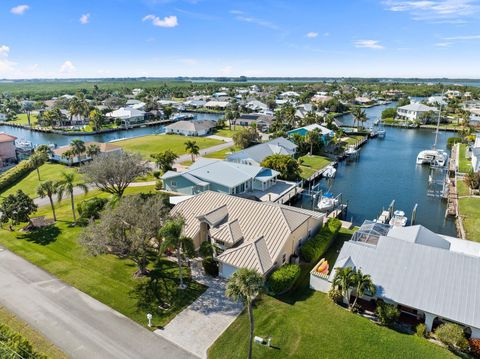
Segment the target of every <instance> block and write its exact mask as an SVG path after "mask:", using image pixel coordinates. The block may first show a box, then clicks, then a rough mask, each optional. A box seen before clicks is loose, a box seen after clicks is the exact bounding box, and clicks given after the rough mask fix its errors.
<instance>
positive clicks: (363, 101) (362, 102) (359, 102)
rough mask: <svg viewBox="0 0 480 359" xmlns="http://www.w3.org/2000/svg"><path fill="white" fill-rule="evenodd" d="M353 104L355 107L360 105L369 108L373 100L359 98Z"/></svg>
mask: <svg viewBox="0 0 480 359" xmlns="http://www.w3.org/2000/svg"><path fill="white" fill-rule="evenodd" d="M353 103H354V104H355V105H360V106H367V105H371V104H373V100H372V99H371V98H370V97H365V96H357V97H355V99H354V100H353Z"/></svg>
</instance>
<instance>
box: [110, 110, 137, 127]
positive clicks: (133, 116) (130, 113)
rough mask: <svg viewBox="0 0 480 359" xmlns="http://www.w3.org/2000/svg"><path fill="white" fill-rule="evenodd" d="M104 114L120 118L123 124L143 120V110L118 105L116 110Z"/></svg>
mask: <svg viewBox="0 0 480 359" xmlns="http://www.w3.org/2000/svg"><path fill="white" fill-rule="evenodd" d="M105 116H107V117H109V118H116V119H119V120H121V121H122V122H123V123H124V124H125V125H129V124H133V123H142V122H144V121H145V111H141V110H137V109H134V108H131V107H120V108H119V109H118V110H115V111H112V112H109V113H107V114H106V115H105Z"/></svg>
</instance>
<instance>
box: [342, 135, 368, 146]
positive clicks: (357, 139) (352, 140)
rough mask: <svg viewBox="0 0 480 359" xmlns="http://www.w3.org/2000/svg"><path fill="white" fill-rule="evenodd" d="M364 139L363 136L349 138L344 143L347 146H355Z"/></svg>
mask: <svg viewBox="0 0 480 359" xmlns="http://www.w3.org/2000/svg"><path fill="white" fill-rule="evenodd" d="M364 138H365V136H360V135H354V136H349V137H348V139H347V140H346V141H345V142H346V144H347V145H348V146H350V145H355V144H357V143H358V142H360V141H362V140H363V139H364Z"/></svg>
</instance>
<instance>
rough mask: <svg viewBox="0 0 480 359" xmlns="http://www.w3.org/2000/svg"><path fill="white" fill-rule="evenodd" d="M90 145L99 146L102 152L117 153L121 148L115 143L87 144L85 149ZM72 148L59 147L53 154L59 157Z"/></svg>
mask: <svg viewBox="0 0 480 359" xmlns="http://www.w3.org/2000/svg"><path fill="white" fill-rule="evenodd" d="M90 145H97V146H98V147H99V148H100V152H104V153H105V152H111V151H117V150H118V149H120V148H121V147H119V146H117V145H114V144H113V143H108V142H93V141H92V142H85V147H88V146H90ZM70 148H71V147H70V146H63V147H59V148H56V149H54V150H53V153H55V154H56V155H58V156H61V155H63V154H64V153H65V152H67V151H68V150H69V149H70Z"/></svg>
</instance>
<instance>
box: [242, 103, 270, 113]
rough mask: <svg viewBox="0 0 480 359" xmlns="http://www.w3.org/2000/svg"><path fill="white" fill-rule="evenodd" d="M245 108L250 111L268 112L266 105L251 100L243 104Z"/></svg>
mask: <svg viewBox="0 0 480 359" xmlns="http://www.w3.org/2000/svg"><path fill="white" fill-rule="evenodd" d="M245 107H246V108H248V109H250V110H252V111H263V110H268V105H267V104H266V103H263V102H261V101H258V100H251V101H248V102H247V103H246V104H245Z"/></svg>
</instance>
